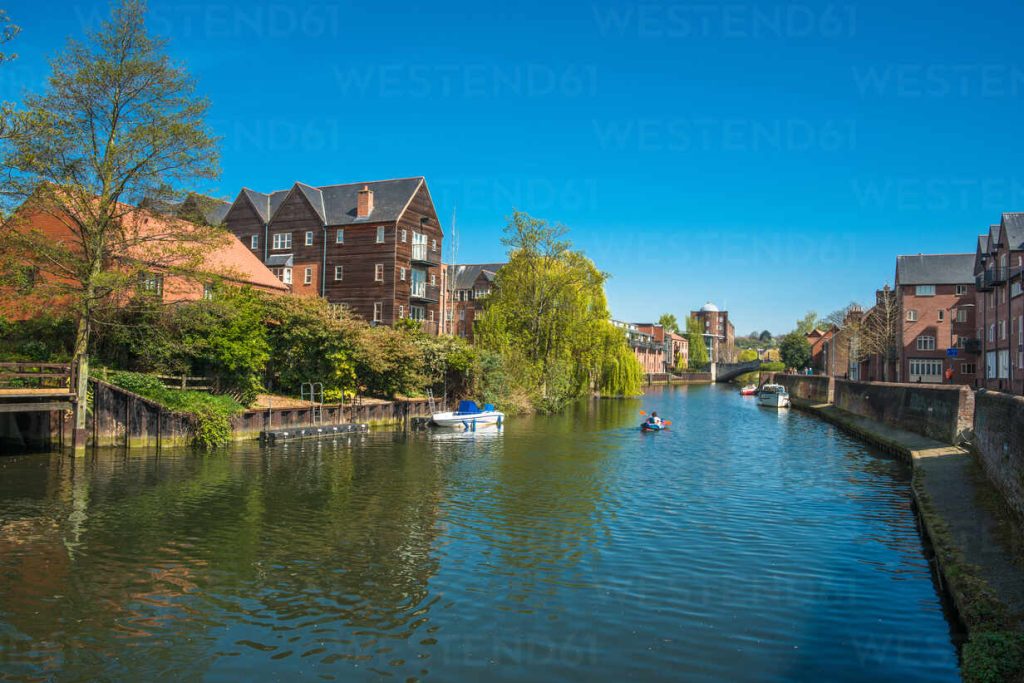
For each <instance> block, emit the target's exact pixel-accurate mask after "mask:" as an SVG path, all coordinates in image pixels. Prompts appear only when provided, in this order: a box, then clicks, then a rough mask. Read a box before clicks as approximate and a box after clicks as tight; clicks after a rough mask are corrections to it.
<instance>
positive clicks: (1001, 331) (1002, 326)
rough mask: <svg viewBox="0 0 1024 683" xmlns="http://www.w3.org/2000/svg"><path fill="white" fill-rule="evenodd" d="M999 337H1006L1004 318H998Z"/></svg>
mask: <svg viewBox="0 0 1024 683" xmlns="http://www.w3.org/2000/svg"><path fill="white" fill-rule="evenodd" d="M999 338H1000V339H1006V321H1005V320H1000V321H999Z"/></svg>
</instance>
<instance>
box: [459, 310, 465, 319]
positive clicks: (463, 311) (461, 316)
mask: <svg viewBox="0 0 1024 683" xmlns="http://www.w3.org/2000/svg"><path fill="white" fill-rule="evenodd" d="M465 319H466V309H465V308H460V309H459V320H465Z"/></svg>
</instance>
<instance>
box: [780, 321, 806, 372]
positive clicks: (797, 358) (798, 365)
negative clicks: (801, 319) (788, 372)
mask: <svg viewBox="0 0 1024 683" xmlns="http://www.w3.org/2000/svg"><path fill="white" fill-rule="evenodd" d="M779 353H780V354H781V355H782V362H783V363H784V364H785V365H786V367H787V368H795V369H797V370H800V369H802V368H805V367H807V366H808V365H810V364H811V345H810V343H809V342H808V341H807V337H806V336H805V335H804V334H803V333H802V332H800V331H798V330H794V331H792V332H790V333H789V334H787V335H786V336H784V337H783V338H782V342H781V343H780V344H779Z"/></svg>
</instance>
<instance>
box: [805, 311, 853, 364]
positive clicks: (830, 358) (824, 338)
mask: <svg viewBox="0 0 1024 683" xmlns="http://www.w3.org/2000/svg"><path fill="white" fill-rule="evenodd" d="M863 317H864V312H863V310H862V309H861V308H860V307H859V306H852V307H851V308H850V309H849V310H847V311H846V314H845V316H844V318H843V321H842V325H829V326H828V327H826V328H825V329H824V330H820V329H817V328H815V329H813V330H811V332H810V333H808V334H807V343H808V344H810V347H811V368H812V369H813V370H814V372H815V373H816V374H819V375H828V376H831V377H845V378H848V379H852V380H858V379H860V363H859V362H857V361H856V358H857V355H858V353H857V352H858V348H857V345H858V330H859V327H860V323H861V320H862V319H863ZM851 361H852V362H851Z"/></svg>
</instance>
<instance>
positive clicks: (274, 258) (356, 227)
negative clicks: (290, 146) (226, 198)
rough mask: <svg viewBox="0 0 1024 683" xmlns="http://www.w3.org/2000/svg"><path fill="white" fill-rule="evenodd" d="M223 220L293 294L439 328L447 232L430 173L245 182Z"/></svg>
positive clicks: (386, 320) (383, 319)
mask: <svg viewBox="0 0 1024 683" xmlns="http://www.w3.org/2000/svg"><path fill="white" fill-rule="evenodd" d="M223 223H224V225H225V226H226V227H227V228H228V229H229V230H230V231H231V232H232V233H234V234H235V235H236V236H237V237H238V238H239V239H240V240H241V241H242V243H243V244H245V245H246V246H247V247H248V248H249V249H250V251H252V253H253V254H255V255H257V256H258V257H259V258H260V260H261V261H262V262H263V263H264V264H266V266H267V267H268V268H270V269H271V271H272V272H273V273H274V274H275V275H277V276H278V277H279V278H280V279H281V281H282V282H283V283H285V284H287V285H289V286H290V287H291V289H292V292H293V293H295V294H299V295H306V296H322V297H324V298H325V299H327V300H328V301H329V302H331V303H336V304H344V305H346V306H348V307H349V308H351V309H352V310H353V311H354V312H356V313H357V314H359V315H361V316H362V317H364V318H365V319H366V320H368V321H371V322H373V323H376V324H384V325H391V324H394V323H395V321H397V320H400V319H402V318H412V319H415V320H420V321H422V322H423V326H424V329H426V330H427V331H429V332H433V333H435V334H437V333H438V332H439V328H440V325H439V323H440V321H441V253H442V252H441V249H442V240H443V238H444V232H443V230H442V228H441V224H440V221H438V218H437V212H436V211H435V209H434V202H433V200H432V199H431V196H430V191H429V190H428V189H427V183H426V180H425V179H424V178H422V177H415V178H400V179H396V180H381V181H374V182H359V183H349V184H345V185H326V186H322V187H313V186H311V185H305V184H303V183H295V184H294V185H293V186H292V187H291V188H290V189H287V190H278V191H276V192H270V193H266V194H265V193H261V192H256V191H255V190H250V189H248V188H245V189H243V190H242V191H241V192H239V193H238V196H237V197H236V198H235V201H234V202H233V203H232V204H231V206H230V208H228V210H227V212H226V213H225V214H224V217H223Z"/></svg>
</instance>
